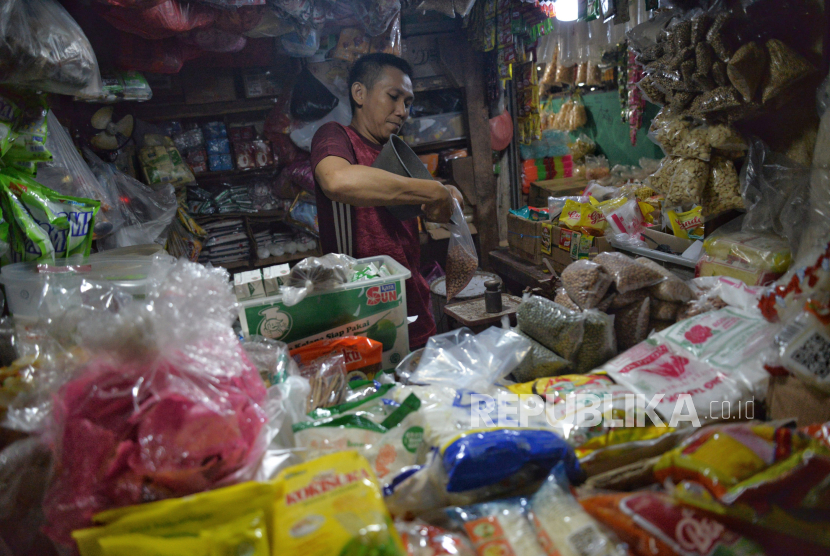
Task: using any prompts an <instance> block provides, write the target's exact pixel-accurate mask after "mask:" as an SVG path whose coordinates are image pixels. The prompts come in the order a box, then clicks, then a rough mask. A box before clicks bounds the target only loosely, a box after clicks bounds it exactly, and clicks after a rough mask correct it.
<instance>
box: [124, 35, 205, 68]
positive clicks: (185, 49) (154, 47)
mask: <svg viewBox="0 0 830 556" xmlns="http://www.w3.org/2000/svg"><path fill="white" fill-rule="evenodd" d="M203 52H204V51H203V50H201V49H200V48H198V47H195V46H191V45H189V44H185V43H182V42H180V41H178V40H176V39H165V40H162V41H148V40H146V39H142V38H141V37H138V36H136V35H131V34H129V33H122V34H121V52H120V53H119V57H118V65H119V66H120V67H121V68H122V69H125V70H136V71H145V72H148V73H179V72H180V71H181V69H182V66H184V63H185V62H187V61H188V60H193V59H194V58H198V57H199V56H201V55H202V54H203Z"/></svg>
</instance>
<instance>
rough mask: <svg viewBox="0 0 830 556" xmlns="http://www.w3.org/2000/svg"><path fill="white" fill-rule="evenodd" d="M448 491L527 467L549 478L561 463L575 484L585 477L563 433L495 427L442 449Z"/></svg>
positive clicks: (476, 485) (470, 487)
mask: <svg viewBox="0 0 830 556" xmlns="http://www.w3.org/2000/svg"><path fill="white" fill-rule="evenodd" d="M442 461H443V464H444V470H445V471H446V473H447V476H448V477H449V481H448V483H447V492H464V491H467V490H473V489H476V488H481V487H485V486H489V485H494V484H496V483H499V482H501V481H503V480H506V479H509V478H510V477H512V476H513V475H515V474H516V473H518V472H520V471H522V470H523V469H524V468H525V467H526V466H527V467H533V468H535V469H536V470H538V472H539V474H540V476H539V478H540V479H541V478H544V477H546V476H547V475H548V474H549V473H550V470H551V469H552V468H553V466H554V465H556V464H557V463H559V462H563V463H564V465H565V472H566V474H567V476H568V479H570V480H571V482H572V483H579V482H581V481H582V480H583V479H584V477H583V472H582V468H581V467H580V466H579V460H578V459H577V457H576V454H575V453H574V451H573V448H572V447H571V446H569V445H568V443H567V442H565V441H564V440H563V439H562V438H561V437H560V436H559V435H557V434H555V433H553V432H551V431H545V430H527V429H492V430H486V431H481V432H476V433H473V434H468V435H466V436H463V437H461V438H459V439H458V440H456V441H454V442H452V443H451V444H450V445H448V446H447V447H446V448H444V449H443V450H442Z"/></svg>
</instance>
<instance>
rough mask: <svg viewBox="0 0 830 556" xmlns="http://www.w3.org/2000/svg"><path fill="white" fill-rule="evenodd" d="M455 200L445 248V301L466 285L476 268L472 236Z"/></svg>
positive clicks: (476, 256)
mask: <svg viewBox="0 0 830 556" xmlns="http://www.w3.org/2000/svg"><path fill="white" fill-rule="evenodd" d="M454 202H455V208H454V209H453V213H452V218H451V220H450V223H449V225H448V227H449V229H450V246H449V249H448V250H447V303H449V302H450V301H451V300H452V298H453V297H455V296H456V295H458V294H459V293H461V290H463V289H464V288H466V287H467V284H469V283H470V280H472V279H473V276H475V273H476V270H478V255H477V254H476V246H475V244H474V243H473V236H472V234H470V228H469V226H467V221H466V220H464V213H463V212H461V205H459V204H458V201H454Z"/></svg>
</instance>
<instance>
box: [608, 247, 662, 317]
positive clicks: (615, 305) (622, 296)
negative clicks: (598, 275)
mask: <svg viewBox="0 0 830 556" xmlns="http://www.w3.org/2000/svg"><path fill="white" fill-rule="evenodd" d="M638 260H639V259H638ZM660 283H661V284H662V282H660ZM658 285H659V284H658ZM647 297H648V290H647V289H641V290H631V291H630V292H626V293H618V294H617V295H616V296H615V297H614V299H613V301H611V305H609V307H608V308H609V309H612V310H614V309H622V308H623V307H628V306H629V305H632V304H634V303H639V302H640V301H642V300H643V299H645V298H647Z"/></svg>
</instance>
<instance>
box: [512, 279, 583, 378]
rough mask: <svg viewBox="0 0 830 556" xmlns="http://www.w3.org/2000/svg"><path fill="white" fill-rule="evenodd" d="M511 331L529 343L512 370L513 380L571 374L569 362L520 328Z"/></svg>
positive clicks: (571, 368) (571, 367) (571, 366)
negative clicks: (516, 365)
mask: <svg viewBox="0 0 830 556" xmlns="http://www.w3.org/2000/svg"><path fill="white" fill-rule="evenodd" d="M566 295H567V294H566ZM512 330H513V331H514V332H516V333H517V334H519V335H520V336H522V337H523V338H525V339H526V340H527V341H529V342H530V352H528V354H527V355H526V356H525V357H524V358H523V359H522V362H521V363H519V366H518V367H516V368H515V369H513V378H515V379H516V381H517V382H528V381H531V380H533V379H535V378H542V377H545V376H556V375H563V374H567V373H570V372H572V370H573V365H572V364H571V362H570V361H568V360H567V359H564V358H562V357H560V356H559V355H557V354H555V353H554V352H553V351H551V350H549V349H548V348H546V347H545V346H543V345H542V344H540V343H539V342H537V341H536V340H534V339H533V338H531V337H530V336H528V335H527V334H525V333H524V332H522V331H521V329H520V328H518V327H517V328H513V329H512Z"/></svg>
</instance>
